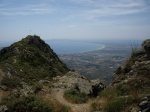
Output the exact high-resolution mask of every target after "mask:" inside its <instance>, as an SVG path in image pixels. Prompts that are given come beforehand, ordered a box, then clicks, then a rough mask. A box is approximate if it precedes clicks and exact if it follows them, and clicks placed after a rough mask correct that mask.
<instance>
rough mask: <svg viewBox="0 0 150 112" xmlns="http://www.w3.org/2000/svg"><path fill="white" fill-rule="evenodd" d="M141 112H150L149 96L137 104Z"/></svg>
mask: <svg viewBox="0 0 150 112" xmlns="http://www.w3.org/2000/svg"><path fill="white" fill-rule="evenodd" d="M139 107H140V111H141V112H150V96H146V97H144V98H143V99H142V101H141V102H140V104H139Z"/></svg>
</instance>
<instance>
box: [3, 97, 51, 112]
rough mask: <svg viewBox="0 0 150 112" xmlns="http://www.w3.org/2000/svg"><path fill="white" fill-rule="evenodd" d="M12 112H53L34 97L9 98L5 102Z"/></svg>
mask: <svg viewBox="0 0 150 112" xmlns="http://www.w3.org/2000/svg"><path fill="white" fill-rule="evenodd" d="M2 103H3V104H5V105H6V106H7V107H8V109H9V110H10V112H52V108H51V107H50V106H49V105H48V104H47V103H46V102H43V101H42V100H41V99H39V98H37V97H36V96H34V95H30V96H23V97H20V98H16V97H7V99H5V100H4V101H3V102H2Z"/></svg>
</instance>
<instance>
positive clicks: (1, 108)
mask: <svg viewBox="0 0 150 112" xmlns="http://www.w3.org/2000/svg"><path fill="white" fill-rule="evenodd" d="M0 112H8V108H7V106H6V105H1V106H0Z"/></svg>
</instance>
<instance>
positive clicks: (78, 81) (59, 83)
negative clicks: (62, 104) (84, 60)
mask: <svg viewBox="0 0 150 112" xmlns="http://www.w3.org/2000/svg"><path fill="white" fill-rule="evenodd" d="M54 80H55V83H54V84H53V86H54V87H56V88H62V89H64V88H66V89H76V90H78V91H79V92H82V93H85V94H87V95H94V96H97V95H98V93H99V92H100V91H101V90H103V89H104V85H103V84H102V83H101V81H100V80H88V79H87V78H85V77H84V76H82V75H81V74H79V73H78V72H71V71H70V72H68V73H67V74H66V75H64V76H57V77H55V78H54Z"/></svg>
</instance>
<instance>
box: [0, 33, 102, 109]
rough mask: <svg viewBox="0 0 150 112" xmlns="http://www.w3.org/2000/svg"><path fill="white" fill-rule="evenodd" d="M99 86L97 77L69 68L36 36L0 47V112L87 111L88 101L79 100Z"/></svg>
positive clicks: (97, 92)
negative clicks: (85, 75) (93, 78)
mask: <svg viewBox="0 0 150 112" xmlns="http://www.w3.org/2000/svg"><path fill="white" fill-rule="evenodd" d="M103 89H104V85H103V84H102V83H101V81H100V80H88V79H87V78H85V77H84V76H82V75H81V74H79V73H77V72H75V71H69V69H68V68H67V66H66V65H65V64H64V63H63V62H62V61H61V60H60V59H59V58H58V56H57V55H56V54H55V53H54V52H53V50H52V49H51V48H50V46H48V45H47V44H46V43H45V42H44V41H43V40H42V39H40V37H39V36H36V35H33V36H32V35H28V36H27V37H26V38H23V39H22V40H21V41H19V42H16V43H13V44H12V45H10V46H9V47H5V48H3V49H1V50H0V112H52V111H56V112H71V111H72V110H73V111H74V112H78V111H79V112H83V111H84V110H85V108H86V110H88V111H89V110H90V104H91V102H88V103H87V104H85V105H84V107H83V105H82V104H80V103H86V102H87V101H88V99H90V98H91V97H96V96H98V95H99V92H100V91H102V90H103ZM45 101H46V102H45ZM74 103H79V104H74Z"/></svg>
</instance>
